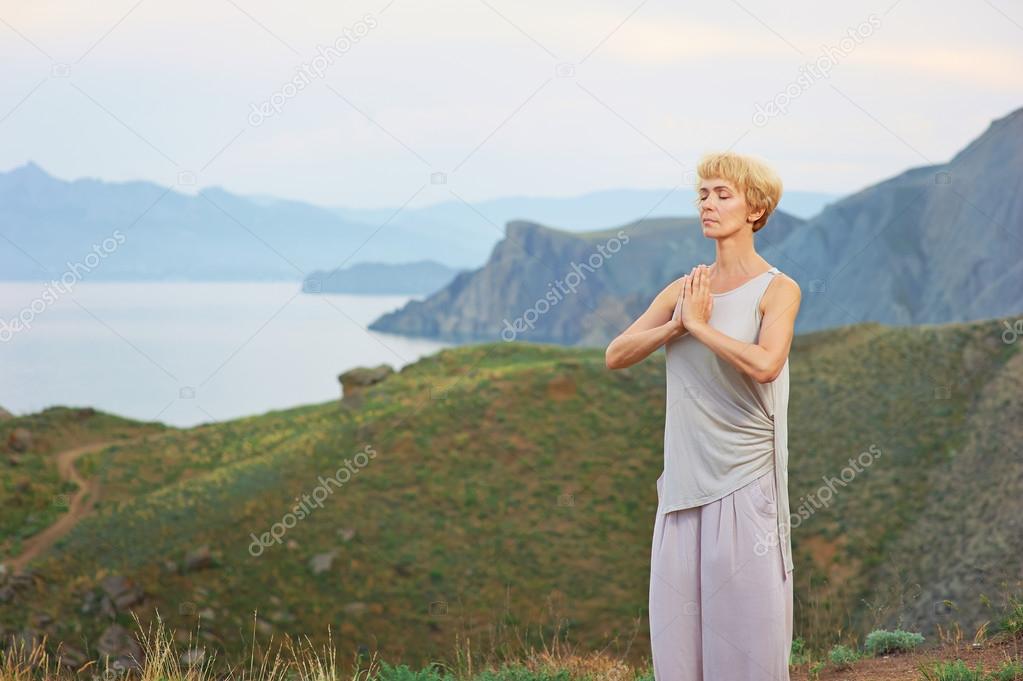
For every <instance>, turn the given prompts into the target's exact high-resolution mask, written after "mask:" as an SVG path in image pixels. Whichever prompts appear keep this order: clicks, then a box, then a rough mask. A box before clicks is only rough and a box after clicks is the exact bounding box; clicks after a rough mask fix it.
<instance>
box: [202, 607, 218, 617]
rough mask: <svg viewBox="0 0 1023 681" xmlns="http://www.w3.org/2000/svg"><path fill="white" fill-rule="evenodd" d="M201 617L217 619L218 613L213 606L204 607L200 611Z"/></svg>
mask: <svg viewBox="0 0 1023 681" xmlns="http://www.w3.org/2000/svg"><path fill="white" fill-rule="evenodd" d="M199 617H200V618H201V619H204V620H215V619H217V613H215V612H214V611H213V608H203V609H202V610H200V611H199Z"/></svg>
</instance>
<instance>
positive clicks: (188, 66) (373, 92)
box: [0, 0, 1023, 208]
mask: <svg viewBox="0 0 1023 681" xmlns="http://www.w3.org/2000/svg"><path fill="white" fill-rule="evenodd" d="M0 64H2V65H3V70H2V78H0V170H9V169H12V168H14V167H17V166H20V165H22V164H24V163H25V162H27V161H29V160H32V161H35V162H36V163H38V164H39V165H41V166H42V167H43V168H44V169H45V170H47V171H48V172H49V173H51V174H53V175H55V176H57V177H60V178H63V179H77V178H80V177H92V178H99V179H104V180H108V181H129V180H148V181H152V182H157V183H159V184H161V185H164V186H174V187H175V188H176V189H178V190H179V191H184V192H194V191H196V190H198V189H200V188H203V187H208V186H220V187H223V188H225V189H227V190H229V191H233V192H236V193H240V194H266V195H273V196H278V197H282V198H291V199H297V200H303V201H309V202H312V203H317V204H321V205H331V206H346V207H351V208H379V207H398V206H415V207H419V206H424V205H428V204H433V203H439V202H442V201H450V200H452V199H453V198H455V197H457V198H459V199H461V200H464V201H469V202H472V201H481V200H485V199H490V198H498V197H505V196H522V195H530V196H575V195H580V194H584V193H587V192H591V191H598V190H603V189H616V188H644V189H654V188H671V187H674V186H677V185H679V184H681V185H682V186H683V187H686V186H692V183H693V179H694V177H695V175H694V172H693V171H694V167H695V164H696V161H697V160H698V158H699V156H700V155H701V154H703V153H706V152H710V151H717V150H724V149H734V150H735V151H738V152H740V153H747V154H753V155H756V156H758V157H760V158H762V159H764V160H766V161H768V162H769V163H770V164H771V165H772V166H773V167H774V168H775V169H776V170H777V171H778V172H779V174H780V175H781V177H782V178H783V181H784V183H785V187H786V189H798V190H802V191H822V192H829V193H836V194H846V193H851V192H854V191H857V190H859V189H862V188H863V187H865V186H868V185H870V184H873V183H875V182H878V181H880V180H882V179H884V178H887V177H890V176H892V175H895V174H897V173H900V172H902V171H904V170H906V169H907V168H911V167H916V166H920V165H927V164H930V163H941V162H944V161H947V160H948V159H950V158H951V157H952V156H953V155H954V154H955V153H956V152H957V151H958V150H960V149H961V148H962V147H964V146H965V145H966V144H968V143H969V142H970V141H971V140H972V139H974V138H975V137H977V136H978V135H980V134H981V133H983V132H984V130H986V128H987V127H988V125H989V124H990V122H991V121H992V120H993V119H995V118H1000V117H1002V116H1004V115H1006V114H1007V113H1009V112H1010V111H1012V110H1014V109H1016V108H1018V107H1020V106H1023V68H1021V67H1023V6H1020V5H1019V3H1011V2H1008V1H1007V0H970V1H968V2H952V1H949V0H939V1H937V2H928V3H924V2H920V0H894V1H893V0H884V1H882V2H876V3H874V2H854V3H841V4H839V3H829V4H828V5H826V6H822V3H819V2H809V1H803V0H794V1H786V2H784V3H778V2H770V1H768V0H742V1H741V2H737V1H735V0H728V1H727V2H723V3H686V5H685V6H683V5H682V3H677V2H666V1H664V0H634V1H629V2H602V1H600V0H586V2H582V1H581V0H580V1H577V0H564V1H559V2H557V3H551V2H536V1H533V0H519V1H517V2H509V1H508V0H431V1H430V2H410V1H408V0H374V1H364V0H355V1H353V2H346V3H330V2H313V1H305V2H289V3H280V2H270V1H269V0H202V2H198V1H193V0H179V1H178V2H174V3H164V2H156V0H93V2H89V3H72V2H52V1H49V0H31V1H28V0H25V1H22V0H0Z"/></svg>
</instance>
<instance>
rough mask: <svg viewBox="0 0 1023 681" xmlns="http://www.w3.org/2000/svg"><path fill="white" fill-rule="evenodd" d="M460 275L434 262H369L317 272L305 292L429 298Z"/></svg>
mask: <svg viewBox="0 0 1023 681" xmlns="http://www.w3.org/2000/svg"><path fill="white" fill-rule="evenodd" d="M458 272H459V270H455V269H452V268H450V267H448V266H446V265H442V264H440V263H439V262H434V261H433V260H420V261H419V262H410V263H402V264H397V265H392V264H389V263H370V262H366V263H359V264H357V265H352V266H351V267H346V268H344V269H340V270H336V271H320V270H317V271H316V272H313V273H311V274H310V275H309V276H308V277H306V278H305V279H304V280H303V281H302V291H303V292H304V293H355V294H360V293H361V294H368V293H375V294H392V293H393V294H398V293H401V294H423V295H426V294H430V293H433V292H434V291H436V290H438V289H440V288H443V287H444V286H445V285H446V284H447V283H448V282H450V281H451V279H452V278H453V277H454V276H455V275H456V274H458Z"/></svg>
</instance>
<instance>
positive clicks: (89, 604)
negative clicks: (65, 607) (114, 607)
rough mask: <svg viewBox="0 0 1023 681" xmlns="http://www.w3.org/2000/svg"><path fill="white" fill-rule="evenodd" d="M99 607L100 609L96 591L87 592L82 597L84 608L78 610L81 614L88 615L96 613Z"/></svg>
mask: <svg viewBox="0 0 1023 681" xmlns="http://www.w3.org/2000/svg"><path fill="white" fill-rule="evenodd" d="M97 607H99V594H97V593H96V592H95V591H86V592H85V595H84V596H83V597H82V607H81V608H79V609H78V610H79V612H81V613H82V614H83V615H88V614H89V613H90V612H95V611H96V608H97Z"/></svg>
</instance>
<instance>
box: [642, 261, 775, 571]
mask: <svg viewBox="0 0 1023 681" xmlns="http://www.w3.org/2000/svg"><path fill="white" fill-rule="evenodd" d="M778 274H780V271H779V270H778V268H777V267H772V268H771V269H769V270H768V271H766V272H763V273H761V274H760V275H758V276H756V277H753V278H752V279H750V280H749V281H747V282H746V283H745V284H742V285H740V286H739V287H737V288H734V289H732V290H731V291H726V292H725V293H712V294H711V296H712V297H713V299H714V305H713V308H712V309H711V315H710V320H709V324H710V326H712V327H713V328H715V329H717V330H718V331H721V332H722V333H724V334H726V335H728V336H731V337H732V338H735V339H737V340H741V341H743V342H746V343H756V342H757V340H758V339H759V337H760V321H761V315H760V299H761V298H762V297H763V295H764V291H766V290H767V287H768V285H769V284H770V283H771V281H773V280H774V277H775V276H776V275H778ZM680 313H681V300H680V301H679V302H678V303H676V305H675V312H674V314H673V316H672V318H673V319H674V318H677V317H678V315H679V314H680ZM664 347H665V365H666V371H665V374H666V382H667V391H666V392H667V405H666V409H665V422H664V472H663V473H662V474H661V475H662V477H663V486H662V491H661V499H660V504H659V506H658V513H670V512H671V511H678V510H681V509H685V508H692V507H694V506H702V505H703V504H708V503H710V502H712V501H717V500H718V499H721V498H722V497H725V496H727V495H729V494H731V493H732V492H734V491H736V490H737V489H739V488H740V487H743V486H744V485H746V484H748V483H750V482H753V481H754V480H756V479H757V478H759V477H760V476H761V475H764V474H765V473H768V472H773V473H774V484H775V495H774V498H775V500H776V502H775V505H776V507H777V509H778V529H777V535H776V536H773V537H764V538H758V547H757V548H758V554H760V555H763V553H765V552H766V551H767V550H768V549H770V548H773V547H775V546H778V544H779V543H780V544H781V547H782V559H783V561H784V565H785V573H786V576H787V575H788V573H790V572H792V569H793V565H792V545H791V537H790V531H791V527H790V519H789V497H788V419H787V415H788V414H787V412H788V400H789V361H788V358H786V359H785V364H784V366H783V367H782V370H781V373H780V374H778V376H777V378H775V379H774V380H773V381H771V382H770V383H758V382H757V381H756V380H754V379H753V378H751V377H749V376H747V375H746V374H743V373H741V372H740V371H739V370H738V369H736V368H735V367H733V366H732V365H731V364H730V363H728V362H727V361H725V360H723V359H721V358H720V357H718V356H717V355H716V354H714V352H713V351H712V350H711V349H710V348H708V347H707V346H706V345H704V344H703V343H701V342H700V341H698V340H697V339H696V338H694V337H692V336H691V335H690V334H689V333H684V334H683V335H681V336H679V337H678V338H675V339H673V340H670V341H668V342H667V343H666V344H665V346H664ZM760 544H762V545H763V548H762V549H761V548H760V546H759V545H760Z"/></svg>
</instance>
